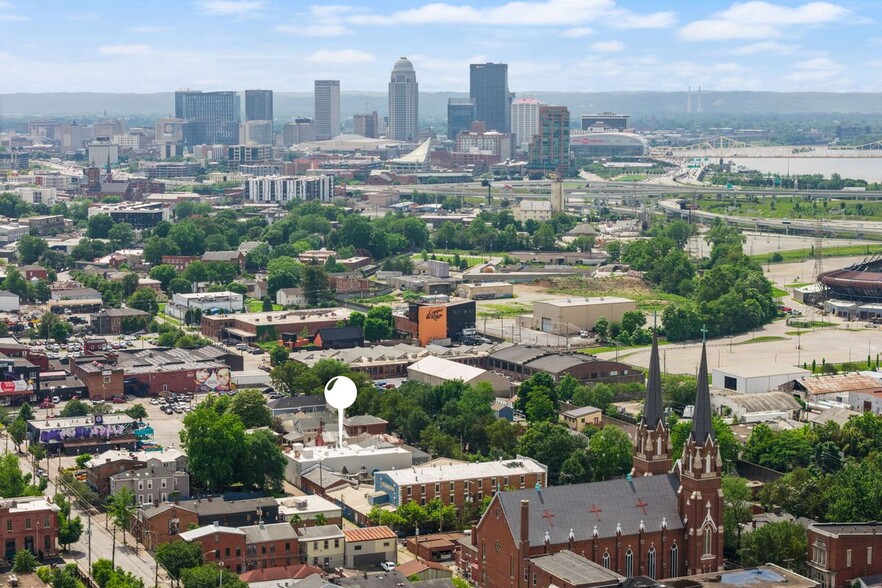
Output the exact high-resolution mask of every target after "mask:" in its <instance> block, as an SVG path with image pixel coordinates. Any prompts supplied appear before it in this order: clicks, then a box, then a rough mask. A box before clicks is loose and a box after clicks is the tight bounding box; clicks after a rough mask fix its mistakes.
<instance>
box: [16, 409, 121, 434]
mask: <svg viewBox="0 0 882 588" xmlns="http://www.w3.org/2000/svg"><path fill="white" fill-rule="evenodd" d="M101 421H102V424H105V425H128V424H134V423H135V419H133V418H132V417H130V416H129V415H127V414H124V413H116V414H105V415H103V416H102V417H101ZM28 424H29V425H30V426H32V427H33V428H35V429H37V430H38V431H43V430H49V429H70V428H73V427H90V426H92V425H95V424H96V423H95V417H92V416H91V415H89V416H84V417H65V418H62V417H49V418H47V419H45V420H43V419H34V420H32V421H29V423H28Z"/></svg>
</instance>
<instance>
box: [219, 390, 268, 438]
mask: <svg viewBox="0 0 882 588" xmlns="http://www.w3.org/2000/svg"><path fill="white" fill-rule="evenodd" d="M228 410H229V412H231V413H232V414H234V415H236V416H238V417H239V419H240V420H241V421H242V424H243V425H245V428H246V429H253V428H256V427H269V426H270V425H271V424H272V422H273V418H272V413H271V412H270V409H269V407H268V406H267V405H266V398H264V396H263V393H262V392H260V390H253V389H250V390H240V391H239V393H238V394H236V395H235V396H234V397H233V401H232V402H231V403H230V407H229V409H228Z"/></svg>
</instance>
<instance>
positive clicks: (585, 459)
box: [560, 449, 592, 484]
mask: <svg viewBox="0 0 882 588" xmlns="http://www.w3.org/2000/svg"><path fill="white" fill-rule="evenodd" d="M591 469H592V468H591V456H590V455H589V452H587V451H585V450H584V449H577V450H576V451H574V452H572V453H571V454H570V456H569V457H567V459H566V460H565V461H564V462H563V465H561V466H560V483H561V484H580V483H582V482H590V481H591V478H592V475H591Z"/></svg>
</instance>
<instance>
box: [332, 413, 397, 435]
mask: <svg viewBox="0 0 882 588" xmlns="http://www.w3.org/2000/svg"><path fill="white" fill-rule="evenodd" d="M343 429H344V430H345V431H346V434H347V435H348V436H350V437H355V436H356V435H361V434H362V433H367V434H368V435H385V434H386V433H388V432H389V421H386V420H383V419H381V418H380V417H375V416H373V415H370V414H359V415H353V416H351V417H346V418H345V419H343Z"/></svg>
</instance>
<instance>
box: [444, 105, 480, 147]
mask: <svg viewBox="0 0 882 588" xmlns="http://www.w3.org/2000/svg"><path fill="white" fill-rule="evenodd" d="M474 121H475V103H474V102H472V101H471V100H470V99H468V98H448V99H447V138H448V139H450V140H451V141H456V136H457V135H458V134H460V133H461V132H463V131H467V130H469V128H470V127H471V125H472V122H474Z"/></svg>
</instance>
